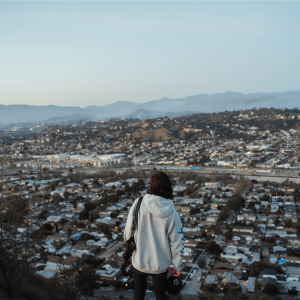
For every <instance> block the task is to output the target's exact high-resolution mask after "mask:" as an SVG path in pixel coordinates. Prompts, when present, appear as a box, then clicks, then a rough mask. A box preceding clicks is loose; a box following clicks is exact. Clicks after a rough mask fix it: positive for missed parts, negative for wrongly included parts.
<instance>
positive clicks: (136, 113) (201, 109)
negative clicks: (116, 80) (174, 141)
mask: <svg viewBox="0 0 300 300" xmlns="http://www.w3.org/2000/svg"><path fill="white" fill-rule="evenodd" d="M254 107H256V108H262V107H266V108H271V107H274V108H290V109H291V108H295V107H297V108H298V107H300V91H290V92H279V93H254V94H241V93H234V92H226V93H216V94H213V95H206V94H199V95H195V96H189V97H185V98H180V99H170V98H162V99H160V100H155V101H148V102H145V103H136V102H130V101H118V102H115V103H113V104H109V105H104V106H87V107H85V108H81V107H73V106H55V105H48V106H30V105H0V124H2V125H7V124H11V123H15V124H20V123H28V122H29V123H40V122H45V121H46V122H48V123H56V122H61V121H68V122H70V121H72V120H74V121H76V120H86V119H89V120H101V119H109V118H120V117H121V118H139V119H141V120H145V119H150V118H157V117H160V116H163V117H164V116H168V117H176V116H183V115H186V114H192V113H212V112H220V111H225V110H229V111H231V110H245V109H252V108H254Z"/></svg>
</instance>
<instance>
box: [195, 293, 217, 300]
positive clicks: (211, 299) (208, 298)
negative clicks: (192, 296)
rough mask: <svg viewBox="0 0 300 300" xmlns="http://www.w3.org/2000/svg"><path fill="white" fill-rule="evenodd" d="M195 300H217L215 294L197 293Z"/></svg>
mask: <svg viewBox="0 0 300 300" xmlns="http://www.w3.org/2000/svg"><path fill="white" fill-rule="evenodd" d="M197 293H198V296H197V300H217V294H216V293H211V292H202V293H200V292H197Z"/></svg>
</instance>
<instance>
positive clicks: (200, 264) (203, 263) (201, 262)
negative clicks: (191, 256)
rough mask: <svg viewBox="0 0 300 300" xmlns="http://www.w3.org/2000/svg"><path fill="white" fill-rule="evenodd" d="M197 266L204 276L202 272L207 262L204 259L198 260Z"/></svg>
mask: <svg viewBox="0 0 300 300" xmlns="http://www.w3.org/2000/svg"><path fill="white" fill-rule="evenodd" d="M197 265H198V267H199V268H200V269H201V276H202V270H203V269H204V268H205V267H206V261H205V260H204V259H200V260H198V262H197Z"/></svg>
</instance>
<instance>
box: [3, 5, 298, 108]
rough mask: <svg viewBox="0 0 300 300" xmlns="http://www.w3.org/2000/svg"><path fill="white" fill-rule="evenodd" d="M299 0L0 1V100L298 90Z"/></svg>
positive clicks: (62, 101) (83, 101) (139, 98)
mask: <svg viewBox="0 0 300 300" xmlns="http://www.w3.org/2000/svg"><path fill="white" fill-rule="evenodd" d="M299 14H300V2H286V1H283V2H223V1H221V2H215V1H209V2H187V1H183V2H171V1H167V2H144V1H143V2H126V1H121V2H86V1H84V2H70V1H67V2H52V1H50V2H43V1H40V2H26V1H23V2H0V104H5V105H9V104H29V105H49V104H54V105H61V106H80V107H85V106H88V105H106V104H110V103H113V102H116V101H134V102H146V101H150V100H158V99H161V98H163V97H168V98H182V97H186V96H191V95H196V94H214V93H223V92H227V91H233V92H241V93H256V92H281V91H290V90H294V91H295V90H300V80H299V79H300V18H299Z"/></svg>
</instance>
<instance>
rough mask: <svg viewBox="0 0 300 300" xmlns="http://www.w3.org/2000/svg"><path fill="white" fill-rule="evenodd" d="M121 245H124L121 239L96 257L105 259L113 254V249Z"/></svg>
mask: <svg viewBox="0 0 300 300" xmlns="http://www.w3.org/2000/svg"><path fill="white" fill-rule="evenodd" d="M123 245H124V242H123V241H121V242H116V243H114V244H112V246H110V247H109V248H107V249H106V250H105V251H103V252H102V253H100V254H99V255H98V258H105V259H107V258H109V257H110V256H111V255H112V254H115V250H117V249H118V248H120V247H123Z"/></svg>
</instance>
